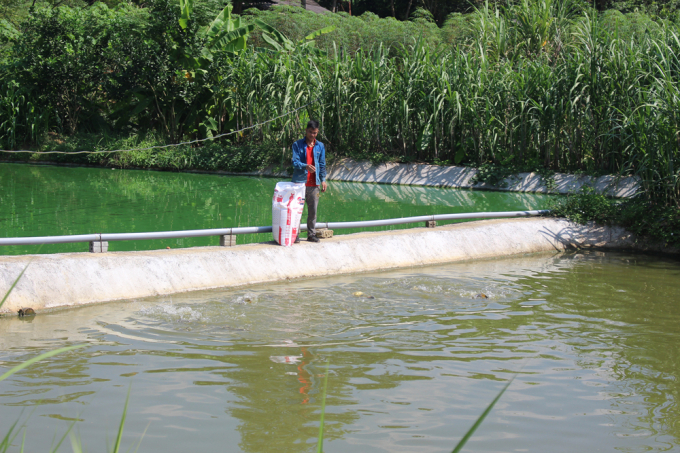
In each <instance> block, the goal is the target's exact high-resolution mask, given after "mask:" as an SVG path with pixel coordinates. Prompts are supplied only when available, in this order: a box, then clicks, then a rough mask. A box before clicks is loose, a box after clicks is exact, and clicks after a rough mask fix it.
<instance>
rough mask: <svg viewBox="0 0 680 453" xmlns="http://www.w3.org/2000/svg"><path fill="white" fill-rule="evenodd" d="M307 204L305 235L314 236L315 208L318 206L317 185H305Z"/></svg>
mask: <svg viewBox="0 0 680 453" xmlns="http://www.w3.org/2000/svg"><path fill="white" fill-rule="evenodd" d="M305 204H306V205H307V237H309V236H316V209H317V208H318V207H319V186H316V187H309V186H307V187H305Z"/></svg>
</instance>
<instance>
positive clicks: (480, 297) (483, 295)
mask: <svg viewBox="0 0 680 453" xmlns="http://www.w3.org/2000/svg"><path fill="white" fill-rule="evenodd" d="M488 298H489V296H487V295H486V294H484V293H479V294H477V295H476V296H475V299H488Z"/></svg>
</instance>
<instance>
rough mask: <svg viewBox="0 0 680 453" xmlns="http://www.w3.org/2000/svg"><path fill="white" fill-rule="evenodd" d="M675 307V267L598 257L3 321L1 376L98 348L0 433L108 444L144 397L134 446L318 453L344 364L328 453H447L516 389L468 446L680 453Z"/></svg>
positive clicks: (32, 393)
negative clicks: (40, 357) (50, 354)
mask: <svg viewBox="0 0 680 453" xmlns="http://www.w3.org/2000/svg"><path fill="white" fill-rule="evenodd" d="M357 291H362V292H363V293H365V296H372V297H374V299H369V298H368V297H365V296H364V297H355V296H353V293H355V292H357ZM480 293H484V294H485V295H487V296H488V298H486V299H484V298H478V297H476V296H477V295H478V294H480ZM678 301H680V263H679V262H678V261H674V260H671V259H669V258H663V257H653V256H645V255H633V254H622V253H601V252H589V253H572V254H556V255H551V254H548V255H534V256H525V257H517V258H508V259H498V260H489V261H480V262H472V263H458V264H451V265H446V266H436V267H424V268H413V269H408V270H401V271H392V272H382V273H372V274H371V273H367V274H362V275H355V276H342V277H333V278H325V279H308V280H298V281H290V282H285V283H279V284H269V285H266V286H253V287H249V288H240V289H234V290H219V291H217V290H215V291H205V292H196V293H191V294H183V295H177V296H172V297H162V298H150V299H144V300H132V301H125V302H114V303H108V304H101V305H96V306H90V307H81V308H77V309H69V310H61V311H54V312H51V313H41V314H39V315H38V316H36V317H34V318H31V319H29V318H26V319H20V318H17V317H14V316H12V317H7V318H2V319H0V374H1V373H2V372H3V370H5V369H7V368H8V367H10V366H14V365H16V364H18V363H20V362H21V361H23V360H26V359H28V358H30V357H33V356H35V355H37V354H39V353H41V352H44V351H47V350H50V349H54V348H57V347H61V346H67V345H74V344H86V345H87V347H86V348H84V349H80V350H77V351H72V352H69V353H66V354H64V355H62V356H57V357H54V358H51V359H48V360H45V361H43V362H40V363H37V364H35V365H33V366H32V367H30V368H27V369H25V370H23V371H21V372H20V373H18V374H16V375H14V376H13V377H11V378H9V379H8V380H5V381H2V382H0V437H3V436H4V435H5V433H6V432H7V430H8V429H9V427H10V426H11V425H12V424H13V423H14V422H16V421H19V424H18V426H25V428H22V430H21V431H20V435H19V436H18V437H17V438H16V439H15V440H14V441H13V443H12V446H11V447H10V448H9V451H12V452H18V451H20V448H21V447H20V446H21V442H22V436H23V430H24V429H25V432H26V440H25V442H26V447H25V450H24V451H31V452H33V451H35V452H37V451H49V450H50V446H51V445H55V444H56V442H57V441H58V440H59V438H60V437H61V436H62V435H63V434H64V433H66V431H67V430H68V428H69V426H71V424H73V423H74V424H73V429H72V432H73V433H74V434H75V436H76V438H77V439H79V441H80V442H82V444H83V446H84V448H85V449H86V451H105V450H106V449H107V446H110V445H112V443H113V441H114V439H115V436H116V432H117V427H118V424H119V422H120V416H121V414H122V412H123V407H124V405H125V398H126V395H127V392H128V390H129V391H130V399H129V406H128V411H127V419H126V424H125V431H124V435H123V444H122V448H121V451H134V448H136V443H137V442H139V439H140V437H141V436H142V434H143V433H144V432H145V433H146V434H145V435H144V436H143V439H142V440H141V446H140V449H139V451H140V452H144V451H163V452H185V451H228V452H272V451H276V452H314V451H317V450H316V437H317V434H318V426H319V419H320V415H321V398H322V393H323V392H322V390H323V377H324V374H325V369H326V363H329V372H328V387H327V405H326V416H325V417H326V428H325V443H324V451H326V452H347V451H355V452H415V451H417V452H450V451H451V450H452V449H453V447H454V445H455V444H456V442H457V441H458V440H459V439H460V438H461V437H462V436H463V434H464V433H465V432H466V431H467V429H468V428H469V427H470V426H471V425H472V423H473V422H474V420H475V419H476V417H477V416H479V414H481V413H482V411H483V410H484V408H485V407H486V406H487V405H488V404H489V402H490V401H491V400H492V399H493V398H494V397H495V396H496V395H497V394H498V392H499V391H500V390H501V388H502V387H503V386H504V385H505V383H507V382H508V380H509V379H511V378H512V377H513V376H516V378H515V380H514V381H513V382H512V384H511V386H510V387H509V389H508V390H507V392H506V393H505V394H504V395H503V396H502V398H501V399H500V401H499V402H498V404H497V405H496V407H495V408H494V410H493V411H492V412H491V414H490V415H489V416H488V417H487V419H486V421H485V422H484V423H483V424H482V425H481V427H480V428H479V429H478V431H477V433H476V434H475V435H474V436H473V437H472V439H471V440H470V441H469V443H468V444H467V446H466V448H465V449H464V450H463V451H469V452H540V453H544V452H555V453H560V452H565V453H566V452H569V453H573V452H647V451H677V450H678V448H680V446H679V442H678V440H679V437H680V408H679V407H678V397H679V395H680V360H679V355H678V352H679V351H678V344H679V343H680V304H679V303H678ZM55 436H56V437H55ZM55 439H56V440H55ZM130 448H132V449H133V450H129V449H130ZM59 451H62V452H67V451H71V445H70V440H69V439H67V440H66V441H65V444H63V445H62V446H61V448H60V449H59ZM109 451H110V449H109Z"/></svg>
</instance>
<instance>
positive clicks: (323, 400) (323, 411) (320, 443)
mask: <svg viewBox="0 0 680 453" xmlns="http://www.w3.org/2000/svg"><path fill="white" fill-rule="evenodd" d="M329 365H330V362H329V361H328V360H327V361H326V372H325V373H324V376H323V395H322V396H321V421H320V422H319V440H318V442H317V445H316V452H317V453H321V452H322V451H323V422H324V418H325V415H326V389H327V388H328V366H329Z"/></svg>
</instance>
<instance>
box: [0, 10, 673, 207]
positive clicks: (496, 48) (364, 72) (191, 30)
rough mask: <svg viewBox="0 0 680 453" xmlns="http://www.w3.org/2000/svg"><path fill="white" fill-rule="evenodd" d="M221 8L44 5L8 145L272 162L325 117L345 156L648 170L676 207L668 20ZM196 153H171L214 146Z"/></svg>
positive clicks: (326, 137) (9, 97)
mask: <svg viewBox="0 0 680 453" xmlns="http://www.w3.org/2000/svg"><path fill="white" fill-rule="evenodd" d="M210 5H212V4H210ZM213 6H214V5H213ZM213 6H210V7H207V6H205V4H204V3H196V4H193V3H191V0H186V2H185V1H184V0H183V1H182V3H181V5H180V4H179V2H176V0H153V1H152V3H151V4H150V6H149V7H148V8H139V7H134V6H129V5H123V6H120V7H117V8H115V9H109V8H107V7H106V6H105V5H103V4H102V5H95V6H93V7H91V8H86V9H77V8H68V7H60V8H56V9H46V8H36V10H35V11H34V12H33V13H32V14H31V15H30V17H29V18H28V20H27V21H26V22H25V23H24V24H22V26H21V30H20V31H21V35H20V36H19V37H18V38H17V39H16V43H15V44H14V48H13V50H12V53H11V57H10V58H9V59H8V60H7V61H6V62H5V64H4V66H2V67H1V68H0V71H1V72H2V73H3V74H4V76H3V82H2V86H0V88H1V89H2V94H1V95H0V97H1V98H0V126H2V127H0V141H2V142H3V145H4V146H10V147H20V146H23V145H24V144H26V143H27V142H28V143H29V144H30V143H33V144H34V146H36V145H38V146H39V145H40V142H41V140H44V138H45V133H46V132H48V131H49V132H50V133H56V134H57V135H58V136H74V134H75V133H76V132H77V133H81V134H83V133H84V134H88V133H99V134H111V135H114V136H119V137H129V136H134V135H135V134H137V135H145V134H156V135H155V136H156V137H159V138H161V139H164V140H167V141H169V142H178V141H182V140H187V139H195V138H209V137H214V136H215V135H217V134H223V133H225V132H232V131H239V133H238V134H234V135H232V136H230V137H229V138H227V139H222V141H221V142H220V143H221V144H222V145H219V146H223V149H224V152H225V153H227V152H233V149H235V148H234V147H238V146H245V145H247V146H256V147H259V146H264V145H265V144H266V147H268V149H271V150H278V151H272V152H271V153H269V151H267V152H264V153H263V154H262V155H263V156H264V155H268V156H275V155H276V153H278V152H279V151H280V150H284V149H286V148H287V147H288V146H289V144H290V142H291V141H292V140H293V139H295V138H297V137H298V136H299V134H300V131H301V130H302V129H303V125H304V124H305V123H306V121H307V120H308V119H309V118H315V119H319V120H321V123H322V125H323V126H322V130H321V137H320V138H321V140H323V141H324V142H325V143H326V144H327V148H328V150H329V152H331V153H334V154H336V155H347V156H352V157H356V158H369V159H372V160H379V161H384V160H401V161H409V162H411V161H429V162H439V163H444V162H448V163H455V164H461V165H472V166H482V165H486V167H483V168H482V170H483V171H482V172H481V173H480V176H479V177H480V178H481V179H480V180H487V181H491V179H494V178H496V179H498V178H500V177H501V176H503V175H502V174H501V173H503V172H506V170H507V169H512V168H516V169H529V170H531V171H541V172H544V173H546V174H548V173H550V172H554V171H566V172H585V173H592V174H603V173H611V174H626V175H627V174H635V175H637V176H639V177H640V178H641V181H642V184H643V187H644V189H645V191H646V193H647V194H648V195H649V196H650V198H651V199H653V200H654V201H655V202H657V203H660V204H666V205H673V204H674V205H678V204H679V203H680V165H678V159H679V157H680V146H679V142H678V140H677V137H678V131H680V116H678V112H679V111H680V79H679V77H680V76H679V74H680V57H679V55H680V25H678V24H676V23H674V22H672V21H669V20H657V21H654V20H652V19H651V18H650V17H649V16H645V15H643V14H640V13H625V14H624V13H621V12H616V11H615V12H607V13H605V14H598V13H597V11H595V10H593V9H590V8H589V7H588V6H587V5H584V4H583V3H581V2H579V1H577V0H540V1H535V2H533V1H531V2H530V1H528V0H527V1H524V0H521V1H518V2H516V3H513V4H511V5H507V6H505V7H502V8H501V7H498V8H497V7H496V6H494V4H493V3H485V4H483V5H480V6H479V7H478V8H477V9H475V11H474V12H473V13H471V14H467V15H461V14H454V15H451V16H449V19H448V20H447V21H446V23H445V24H444V26H443V27H442V28H441V29H440V28H438V27H437V25H436V24H434V23H431V22H429V21H427V20H425V19H418V20H414V21H404V22H399V21H397V20H395V19H393V18H387V19H379V18H377V17H376V16H375V14H372V13H366V14H364V15H362V16H360V17H355V16H353V17H350V16H349V15H347V14H325V15H318V14H315V13H312V12H310V11H305V10H303V9H302V8H299V7H290V6H276V7H274V8H272V9H271V10H270V11H259V10H257V11H254V10H248V11H246V14H244V15H243V16H242V17H236V16H234V15H232V14H231V13H232V10H231V7H230V6H227V8H224V9H221V10H217V9H216V8H214V7H213ZM435 19H436V18H435ZM246 38H247V41H246ZM38 106H39V108H38ZM291 112H295V113H294V114H291ZM211 146H212V145H211ZM186 149H187V150H188V151H186V153H185V151H182V152H179V151H177V152H166V151H163V152H159V153H158V154H159V156H168V155H170V154H173V153H174V155H175V156H179V155H182V156H185V157H182V159H184V161H186V160H191V161H195V159H193V158H189V157H186V156H187V155H189V154H191V153H195V154H196V155H201V153H202V152H203V151H201V149H202V148H201V147H200V146H197V147H195V148H186ZM211 149H213V148H211ZM119 159H121V160H122V161H124V160H125V159H127V158H124V157H120V158H119ZM145 159H146V158H145ZM145 159H142V161H144V162H151V161H152V160H153V159H152V160H145ZM149 159H150V158H149ZM163 159H165V157H164V158H163ZM225 159H226V158H225ZM266 159H274V160H276V158H274V157H271V158H270V157H267V158H266ZM266 159H265V160H266ZM184 161H183V162H184ZM163 165H165V164H163ZM176 165H177V166H178V167H182V168H185V165H186V164H185V163H177V164H176ZM230 165H231V164H230ZM501 179H502V178H501Z"/></svg>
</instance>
